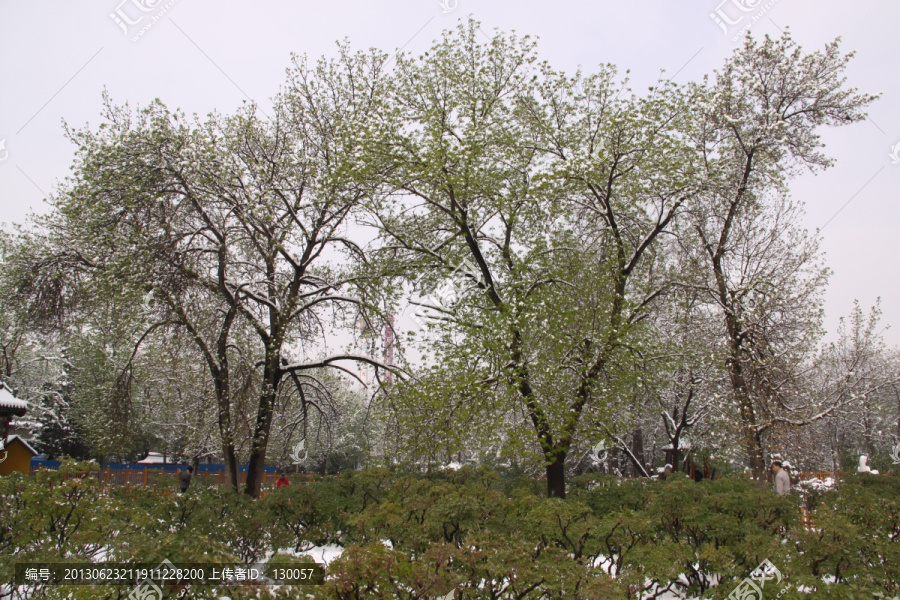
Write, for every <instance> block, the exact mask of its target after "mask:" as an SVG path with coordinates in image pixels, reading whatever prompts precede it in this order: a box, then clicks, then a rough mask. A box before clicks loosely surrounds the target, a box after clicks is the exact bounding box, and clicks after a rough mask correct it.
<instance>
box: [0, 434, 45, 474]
mask: <svg viewBox="0 0 900 600" xmlns="http://www.w3.org/2000/svg"><path fill="white" fill-rule="evenodd" d="M34 456H37V450H35V449H34V448H32V447H31V444H29V443H28V442H26V441H25V440H23V439H22V438H20V437H19V436H17V435H11V436H9V438H8V439H5V440H2V441H0V458H2V459H3V461H2V462H0V475H2V476H6V475H9V474H11V473H15V472H19V473H25V474H26V475H27V474H28V473H29V472H30V469H31V458H32V457H34Z"/></svg>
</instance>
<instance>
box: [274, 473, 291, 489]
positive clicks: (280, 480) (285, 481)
mask: <svg viewBox="0 0 900 600" xmlns="http://www.w3.org/2000/svg"><path fill="white" fill-rule="evenodd" d="M290 484H291V482H290V481H288V478H287V474H286V473H282V474H281V477H279V478H278V481H276V482H275V489H276V490H277V489H280V488H283V487H284V486H286V485H290Z"/></svg>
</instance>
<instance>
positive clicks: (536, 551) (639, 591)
mask: <svg viewBox="0 0 900 600" xmlns="http://www.w3.org/2000/svg"><path fill="white" fill-rule="evenodd" d="M81 472H83V465H78V464H74V463H70V464H65V465H64V466H63V467H61V469H60V471H58V472H40V473H39V474H38V475H36V476H34V477H30V478H29V477H24V476H11V477H6V478H2V479H0V557H2V558H0V581H10V580H11V578H12V574H13V569H14V564H15V562H17V561H29V562H63V561H73V560H101V559H103V560H110V561H113V560H114V561H122V562H126V561H130V562H145V563H157V562H159V561H161V560H163V559H166V558H167V559H169V560H171V561H173V562H225V561H234V560H239V561H243V562H246V563H252V562H255V561H259V560H264V559H267V558H270V560H271V561H279V560H288V559H289V557H288V556H287V555H288V554H292V553H296V552H300V551H304V550H308V549H310V548H311V547H313V546H322V545H325V544H337V545H340V546H342V547H343V548H345V550H344V552H343V554H342V556H341V557H340V558H339V559H337V560H335V561H333V562H332V563H331V564H330V565H329V567H328V579H327V581H326V584H325V585H324V586H321V587H315V588H313V587H305V588H299V587H295V588H293V589H292V588H288V587H283V588H267V589H265V590H254V589H251V588H241V589H234V590H232V591H230V592H229V596H230V597H231V598H233V599H234V600H238V599H239V598H250V597H260V598H267V597H272V598H307V597H310V596H312V597H316V598H339V599H342V600H343V599H357V598H410V599H413V598H416V599H425V598H441V597H445V596H446V595H447V594H448V593H450V592H452V591H454V590H455V594H456V597H457V598H496V599H499V598H567V599H577V598H585V599H587V598H611V599H613V598H640V597H648V596H649V595H651V594H652V593H655V592H659V591H661V590H671V591H673V592H676V593H677V594H679V595H682V596H685V597H703V598H725V597H727V596H728V594H729V593H730V592H731V590H733V589H734V587H735V586H736V585H738V583H739V582H741V580H743V579H744V578H745V577H747V576H748V574H750V573H751V572H752V571H753V570H754V569H755V568H756V567H757V566H758V565H759V564H760V563H761V562H763V560H766V559H768V560H769V561H770V562H771V563H772V564H774V565H775V566H776V567H777V568H778V569H779V571H780V572H781V576H782V577H783V580H782V582H781V583H780V587H779V590H780V589H781V588H782V587H784V586H788V589H786V590H785V591H784V593H782V594H781V596H780V598H782V599H790V598H810V597H825V596H824V595H822V594H827V597H829V598H856V597H870V598H871V597H875V595H876V594H884V595H887V596H888V597H890V596H893V595H896V594H900V588H898V583H897V582H900V572H898V571H900V483H898V479H897V478H895V477H884V476H854V477H850V478H847V479H845V480H844V481H843V482H842V483H841V485H840V486H839V488H838V489H836V490H832V491H828V492H825V493H822V494H818V495H816V496H815V497H810V498H809V499H808V502H810V503H815V511H814V513H813V523H812V527H806V526H804V524H803V522H802V521H801V519H800V513H799V509H798V507H799V502H800V498H799V497H798V496H797V495H795V494H792V495H788V496H784V497H778V496H776V495H774V494H773V493H772V492H771V491H770V490H768V489H764V488H760V487H758V486H757V485H755V484H754V483H753V482H750V481H747V480H744V479H739V478H724V479H718V480H715V481H703V482H701V483H695V482H693V481H690V480H688V479H687V478H686V477H683V476H680V475H678V474H676V475H674V476H672V477H671V478H670V479H669V480H668V481H665V482H659V481H648V480H638V479H618V478H612V477H604V476H585V477H581V478H576V479H575V480H574V481H573V482H572V485H571V491H570V493H569V496H568V498H567V499H566V500H560V499H547V498H544V497H542V496H541V495H540V494H539V491H538V490H539V487H540V486H539V484H537V483H536V482H534V481H531V480H528V479H524V478H512V477H501V476H500V475H498V474H497V473H495V472H493V471H490V470H487V469H462V470H460V471H456V472H446V473H443V472H442V473H439V474H436V475H432V476H421V475H415V476H414V475H402V474H397V473H393V472H389V471H387V470H382V469H371V470H366V471H360V472H356V473H350V474H346V475H344V476H342V477H340V478H325V479H319V480H314V481H310V482H303V483H299V482H295V483H294V484H292V485H291V486H288V487H286V488H283V489H281V490H278V491H273V492H271V493H269V494H268V495H266V496H265V497H264V498H262V499H260V500H252V499H250V498H247V497H245V496H241V495H239V494H236V493H233V492H229V491H227V490H225V489H224V488H217V487H210V486H205V485H204V484H203V483H202V482H197V483H196V484H195V485H194V486H192V488H191V489H190V490H189V492H188V493H187V494H185V495H181V494H178V493H177V492H174V490H172V489H168V488H166V489H160V488H153V487H149V488H143V487H112V488H108V489H103V488H101V487H100V485H99V484H98V482H97V481H96V480H94V479H90V478H85V477H78V476H77V475H78V474H79V473H81ZM279 550H281V551H282V552H281V553H279V554H275V556H274V557H273V556H272V555H273V553H276V552H277V551H279ZM769 585H770V586H771V585H775V582H769ZM32 592H34V593H35V597H51V598H53V597H59V598H63V597H71V598H103V597H108V598H118V597H126V596H127V593H128V590H123V589H120V588H102V589H101V588H84V587H81V588H75V587H73V588H48V589H44V590H40V589H39V590H32ZM104 594H106V595H105V596H104ZM220 595H221V592H220V591H218V590H211V589H198V588H196V587H195V588H193V589H185V590H180V591H178V592H177V597H182V598H207V597H209V598H218V597H219V596H220ZM173 597H174V596H173ZM766 597H768V592H767V596H766ZM772 597H774V593H772Z"/></svg>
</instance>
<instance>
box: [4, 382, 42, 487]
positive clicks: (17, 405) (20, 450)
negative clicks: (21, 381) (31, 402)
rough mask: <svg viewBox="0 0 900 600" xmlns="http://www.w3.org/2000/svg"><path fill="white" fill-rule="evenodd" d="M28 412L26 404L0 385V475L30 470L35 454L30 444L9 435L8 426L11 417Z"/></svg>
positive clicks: (22, 415)
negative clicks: (1, 432)
mask: <svg viewBox="0 0 900 600" xmlns="http://www.w3.org/2000/svg"><path fill="white" fill-rule="evenodd" d="M26 412H28V403H27V402H25V401H24V400H19V399H17V398H16V397H15V396H13V393H12V390H11V389H9V387H7V386H6V384H4V383H0V426H2V427H3V430H2V431H3V437H2V438H0V475H9V474H10V473H12V472H14V471H19V472H20V473H26V474H27V473H28V472H29V470H30V469H31V457H32V456H35V455H36V454H37V451H35V449H34V448H32V447H31V444H29V443H28V442H26V441H25V440H24V439H22V438H21V437H20V436H18V435H12V436H11V435H9V424H10V422H12V419H13V417H24V416H25V413H26Z"/></svg>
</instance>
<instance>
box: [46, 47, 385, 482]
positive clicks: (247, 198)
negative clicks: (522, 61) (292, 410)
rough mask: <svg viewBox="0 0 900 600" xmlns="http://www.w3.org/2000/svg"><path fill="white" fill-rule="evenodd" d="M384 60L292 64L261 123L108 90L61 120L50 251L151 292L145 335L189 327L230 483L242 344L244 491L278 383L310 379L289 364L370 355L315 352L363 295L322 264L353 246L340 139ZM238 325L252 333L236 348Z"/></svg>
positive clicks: (346, 146)
mask: <svg viewBox="0 0 900 600" xmlns="http://www.w3.org/2000/svg"><path fill="white" fill-rule="evenodd" d="M383 63H384V57H383V56H381V55H379V54H377V53H372V54H369V55H366V54H357V55H351V54H349V53H348V52H347V51H346V49H342V50H341V56H340V58H339V59H337V60H335V61H331V62H328V61H324V60H323V61H321V62H320V63H319V64H318V65H317V66H316V67H315V68H314V69H310V68H308V67H307V66H306V65H305V62H304V61H302V60H299V59H298V60H296V61H295V65H294V68H293V69H292V70H291V72H290V79H289V82H288V86H287V89H286V90H285V92H284V93H283V94H282V95H280V96H279V97H278V98H276V101H275V108H274V114H275V116H274V117H273V118H271V119H267V118H262V117H261V115H260V114H259V112H258V111H257V109H256V108H255V107H253V106H248V107H246V108H245V109H243V110H241V111H239V112H238V113H237V114H235V115H234V116H231V117H220V116H217V115H212V116H210V117H209V119H208V120H207V121H205V122H200V121H199V119H196V118H195V119H194V120H193V121H192V122H191V121H189V120H187V119H186V118H185V117H184V115H183V114H181V113H178V112H174V113H173V112H171V111H169V110H168V109H166V108H165V106H164V105H163V104H162V103H160V102H154V103H152V104H151V105H150V106H148V107H146V108H144V109H141V110H139V111H137V112H136V113H132V112H131V111H130V110H129V109H128V108H127V107H115V106H113V105H112V104H111V103H110V102H109V101H107V102H106V110H105V114H104V116H105V118H106V122H105V123H104V124H102V125H101V126H100V127H99V128H98V129H96V130H90V129H83V130H79V131H76V130H72V129H69V130H68V133H69V136H70V138H71V139H72V140H73V142H75V143H76V144H77V145H78V147H79V152H78V158H77V161H76V169H75V175H74V176H73V178H72V179H71V180H70V181H68V182H67V184H66V185H65V186H64V187H63V188H62V189H60V191H59V193H58V195H57V197H56V198H55V199H54V208H55V213H54V214H53V215H51V217H50V218H49V220H48V224H47V229H48V230H50V231H52V232H54V235H55V236H56V238H57V240H56V247H57V248H65V249H66V252H67V253H68V255H69V256H72V255H74V256H75V257H77V260H78V261H79V262H80V263H82V264H83V268H82V271H83V272H84V273H85V277H86V278H92V281H93V282H94V284H95V285H100V283H99V282H101V281H102V282H105V283H103V284H102V285H106V286H107V287H112V286H115V285H120V286H122V285H124V286H126V287H127V288H128V289H130V290H132V291H134V292H139V293H149V294H150V301H151V302H152V304H153V306H154V307H158V308H157V309H156V315H155V317H156V318H155V319H154V320H152V321H151V322H150V323H148V328H147V329H146V331H145V334H146V335H150V334H151V333H152V331H154V330H158V331H160V332H161V331H163V328H164V327H165V326H168V325H174V326H178V327H182V328H184V329H186V331H187V332H188V334H189V336H190V337H191V339H193V340H194V342H195V343H196V346H197V349H198V351H199V353H200V354H201V355H202V356H203V358H204V362H205V363H206V365H207V368H208V370H209V376H210V378H211V380H212V382H213V384H214V389H215V393H216V399H217V404H218V421H219V433H220V438H221V445H222V449H223V453H224V455H225V461H226V464H227V465H228V466H229V471H230V478H231V480H232V484H233V485H236V484H237V479H236V468H237V467H236V455H235V450H234V448H235V424H234V414H233V409H234V404H233V403H234V397H235V393H236V390H235V389H234V381H233V378H232V375H233V372H232V363H233V362H234V361H235V360H238V356H239V355H240V357H241V359H242V360H246V361H249V364H252V365H253V367H254V368H255V369H256V370H257V373H258V380H257V381H258V387H257V388H256V390H257V401H256V407H255V410H254V412H255V416H254V420H253V424H252V431H251V438H252V441H251V444H250V448H249V470H248V477H247V484H246V492H247V493H248V494H251V495H257V494H258V493H259V489H260V484H261V482H262V473H263V466H264V463H265V460H266V451H267V447H268V442H269V434H270V430H271V427H272V418H273V414H274V405H275V399H276V397H277V394H278V392H279V389H280V387H281V386H282V385H283V384H285V385H294V384H295V383H297V382H299V385H301V386H304V385H307V383H308V382H306V381H304V380H303V378H302V377H301V378H297V377H294V375H295V374H297V375H302V374H303V373H304V372H306V371H310V370H314V369H317V368H320V367H323V366H332V367H336V368H340V367H339V366H338V365H339V364H340V361H346V360H367V361H368V362H371V363H374V364H378V365H380V363H378V361H372V360H371V359H368V358H365V357H357V356H354V355H345V354H338V355H325V356H321V355H319V352H320V351H321V348H322V347H323V340H324V336H325V335H326V334H328V333H329V332H330V331H331V328H332V327H338V326H340V325H341V317H342V315H343V314H344V313H345V312H346V311H347V310H351V307H355V306H358V305H363V306H366V305H367V300H366V293H371V292H365V293H364V292H363V291H362V287H363V285H364V284H366V283H368V282H367V281H366V280H365V279H364V278H361V277H359V276H357V275H356V274H354V273H353V272H352V270H351V269H350V268H348V266H343V267H341V266H337V265H334V264H332V263H331V261H332V260H333V259H334V258H335V257H345V258H346V259H348V261H351V262H352V261H355V260H359V259H362V258H363V257H364V253H363V250H362V248H361V247H359V246H358V245H357V244H355V243H354V242H353V241H352V240H351V239H349V238H348V237H347V236H346V235H345V228H346V227H347V224H348V219H350V218H351V217H352V215H353V213H354V211H355V210H357V208H358V206H359V204H360V202H361V200H362V199H363V198H364V197H365V196H366V192H367V188H366V186H365V185H363V184H360V183H359V173H360V172H361V171H363V168H362V167H359V166H358V165H357V164H356V162H355V154H354V151H353V148H354V145H355V143H356V139H357V138H358V137H359V136H360V135H361V131H362V129H363V128H364V127H365V123H366V120H367V119H368V118H369V115H370V113H371V111H372V110H374V108H375V107H376V106H377V104H376V100H377V97H378V94H380V93H381V87H382V84H381V82H380V79H379V77H380V70H381V66H382V65H383ZM36 287H37V288H38V289H42V288H40V286H36ZM375 305H380V303H375ZM353 311H354V315H355V314H356V312H355V309H353ZM242 328H246V330H247V331H249V332H251V333H252V336H253V342H252V343H251V344H249V345H244V344H242V345H241V346H240V347H238V346H236V341H237V339H242V341H243V339H246V338H236V337H235V332H236V331H237V330H239V329H242ZM140 339H141V340H143V339H144V336H142V337H141V338H140Z"/></svg>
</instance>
